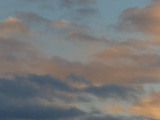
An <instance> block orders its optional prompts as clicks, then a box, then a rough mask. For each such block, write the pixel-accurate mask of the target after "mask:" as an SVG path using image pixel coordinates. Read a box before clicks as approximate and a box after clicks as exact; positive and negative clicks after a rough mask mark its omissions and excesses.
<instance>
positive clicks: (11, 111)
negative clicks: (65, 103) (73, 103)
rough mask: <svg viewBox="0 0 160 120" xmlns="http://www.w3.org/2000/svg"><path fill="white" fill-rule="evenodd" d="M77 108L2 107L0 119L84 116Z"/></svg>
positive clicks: (50, 118) (44, 118)
mask: <svg viewBox="0 0 160 120" xmlns="http://www.w3.org/2000/svg"><path fill="white" fill-rule="evenodd" d="M84 114H85V113H84V112H83V111H81V110H79V109H77V108H60V107H56V106H52V107H49V106H47V107H46V106H41V105H33V104H32V105H23V106H16V105H15V106H9V107H4V108H3V107H0V119H3V120H8V119H9V120H15V119H16V120H22V119H27V120H53V119H54V120H62V119H68V118H70V119H71V118H72V119H74V118H75V117H78V116H81V115H84Z"/></svg>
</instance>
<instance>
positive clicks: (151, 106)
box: [129, 92, 160, 119]
mask: <svg viewBox="0 0 160 120" xmlns="http://www.w3.org/2000/svg"><path fill="white" fill-rule="evenodd" d="M159 99H160V92H155V93H153V94H152V96H151V97H148V98H144V99H142V100H140V101H138V102H137V103H135V104H134V105H133V106H132V107H130V108H129V112H130V113H133V114H138V115H144V116H146V117H150V118H153V119H160V115H159V111H160V101H159Z"/></svg>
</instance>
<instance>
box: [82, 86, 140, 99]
mask: <svg viewBox="0 0 160 120" xmlns="http://www.w3.org/2000/svg"><path fill="white" fill-rule="evenodd" d="M84 91H85V92H88V93H91V94H94V95H95V96H97V97H100V98H117V99H121V100H128V99H137V96H136V94H139V92H138V91H137V90H136V89H134V88H131V87H128V86H122V85H116V84H106V85H102V86H89V87H87V88H85V89H84Z"/></svg>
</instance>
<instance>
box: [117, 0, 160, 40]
mask: <svg viewBox="0 0 160 120" xmlns="http://www.w3.org/2000/svg"><path fill="white" fill-rule="evenodd" d="M159 10H160V2H159V1H157V0H153V1H152V2H151V3H150V4H149V5H148V6H146V7H144V8H129V9H126V10H124V11H123V12H122V13H121V15H120V16H119V18H120V20H119V23H118V29H119V30H126V31H132V30H135V31H140V32H144V33H147V34H151V35H154V36H155V37H156V38H159V32H160V26H159V25H160V22H159V21H160V15H159V13H158V12H157V11H159Z"/></svg>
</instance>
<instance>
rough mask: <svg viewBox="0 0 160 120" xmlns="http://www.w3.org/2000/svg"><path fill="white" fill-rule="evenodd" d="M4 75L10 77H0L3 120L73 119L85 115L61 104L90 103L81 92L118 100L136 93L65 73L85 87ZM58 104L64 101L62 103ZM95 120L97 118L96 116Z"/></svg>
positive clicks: (45, 78) (45, 77)
mask: <svg viewBox="0 0 160 120" xmlns="http://www.w3.org/2000/svg"><path fill="white" fill-rule="evenodd" d="M7 76H11V77H10V78H8V77H3V78H0V98H1V99H0V119H4V120H8V119H10V120H14V119H17V120H21V119H28V120H39V119H42V120H46V119H47V120H52V119H54V120H63V119H71V117H72V119H73V120H74V117H75V118H78V117H79V116H81V117H85V116H86V113H85V112H84V111H81V110H80V109H78V108H77V107H74V106H69V107H65V106H64V105H67V104H73V105H74V103H76V102H87V103H89V102H92V99H91V98H90V97H87V96H85V95H84V94H86V93H88V94H92V95H95V96H96V97H97V98H114V99H115V98H116V99H117V100H120V99H122V100H128V98H130V97H131V96H132V98H133V96H134V94H137V91H136V90H134V89H133V88H130V87H126V86H121V85H115V84H110V85H102V86H99V87H98V86H94V85H93V84H92V83H91V82H90V81H88V80H86V79H85V78H83V77H78V76H76V75H74V74H70V75H68V78H67V79H70V80H71V81H75V82H78V83H84V84H86V87H84V88H78V87H79V86H77V87H76V86H71V85H69V83H68V82H69V81H62V80H60V79H57V78H54V77H52V76H50V75H43V76H42V75H41V76H40V75H35V74H28V75H17V74H14V75H13V74H11V75H7ZM72 95H73V96H72ZM74 95H75V96H74ZM61 103H65V104H63V105H61ZM100 113H101V112H100V111H99V112H98V111H97V112H96V113H95V112H94V113H92V112H91V113H90V114H91V116H92V115H93V114H100ZM88 119H89V120H90V118H88ZM94 119H95V120H96V117H94ZM94 119H93V120H94ZM97 119H98V118H97ZM100 119H102V118H100ZM100 119H99V120H100ZM102 120H103V119H102ZM113 120H116V119H113Z"/></svg>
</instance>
